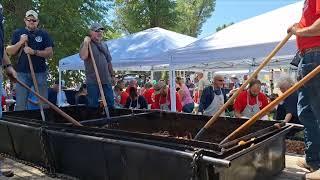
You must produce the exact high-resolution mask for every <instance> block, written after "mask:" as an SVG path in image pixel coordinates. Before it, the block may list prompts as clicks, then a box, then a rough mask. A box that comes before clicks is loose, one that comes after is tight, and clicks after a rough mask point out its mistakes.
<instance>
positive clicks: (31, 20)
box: [26, 19, 38, 22]
mask: <svg viewBox="0 0 320 180" xmlns="http://www.w3.org/2000/svg"><path fill="white" fill-rule="evenodd" d="M26 21H28V22H37V21H38V20H35V19H26Z"/></svg>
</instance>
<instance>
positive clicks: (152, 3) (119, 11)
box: [115, 0, 177, 33]
mask: <svg viewBox="0 0 320 180" xmlns="http://www.w3.org/2000/svg"><path fill="white" fill-rule="evenodd" d="M115 5H116V6H115V14H116V17H117V19H116V24H117V26H118V27H119V28H120V29H122V30H123V31H125V32H127V33H135V32H138V31H142V30H145V29H148V28H152V27H162V28H165V29H173V28H174V27H175V26H176V20H177V13H176V11H175V8H176V3H175V1H172V0H131V1H126V0H116V2H115Z"/></svg>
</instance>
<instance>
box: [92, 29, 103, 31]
mask: <svg viewBox="0 0 320 180" xmlns="http://www.w3.org/2000/svg"><path fill="white" fill-rule="evenodd" d="M94 32H103V29H97V30H95V31H94Z"/></svg>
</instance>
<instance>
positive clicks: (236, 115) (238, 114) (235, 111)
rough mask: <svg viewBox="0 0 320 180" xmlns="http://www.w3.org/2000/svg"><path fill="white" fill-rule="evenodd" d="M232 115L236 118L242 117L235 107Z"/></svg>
mask: <svg viewBox="0 0 320 180" xmlns="http://www.w3.org/2000/svg"><path fill="white" fill-rule="evenodd" d="M234 116H235V117H236V118H241V117H242V115H241V113H240V111H238V110H236V109H235V110H234Z"/></svg>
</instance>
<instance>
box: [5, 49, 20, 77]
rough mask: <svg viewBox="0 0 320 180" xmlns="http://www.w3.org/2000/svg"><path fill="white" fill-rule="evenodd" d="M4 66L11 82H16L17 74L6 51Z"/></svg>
mask: <svg viewBox="0 0 320 180" xmlns="http://www.w3.org/2000/svg"><path fill="white" fill-rule="evenodd" d="M2 66H3V69H4V70H5V71H6V74H7V75H8V77H9V78H10V80H11V81H13V82H15V81H16V79H17V72H16V71H15V70H14V69H13V67H12V65H11V62H10V59H9V57H8V55H7V53H6V52H5V51H4V52H3V61H2Z"/></svg>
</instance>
